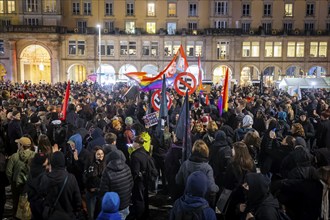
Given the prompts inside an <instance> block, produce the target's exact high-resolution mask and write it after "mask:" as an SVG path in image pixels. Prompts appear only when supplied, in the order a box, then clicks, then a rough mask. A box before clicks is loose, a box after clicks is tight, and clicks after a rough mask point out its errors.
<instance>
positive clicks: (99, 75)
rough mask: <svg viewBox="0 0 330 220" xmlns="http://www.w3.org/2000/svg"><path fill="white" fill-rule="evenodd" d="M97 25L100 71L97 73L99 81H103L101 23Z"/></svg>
mask: <svg viewBox="0 0 330 220" xmlns="http://www.w3.org/2000/svg"><path fill="white" fill-rule="evenodd" d="M96 27H97V28H98V29H99V53H98V54H99V71H98V73H97V82H98V83H101V73H102V60H101V25H100V24H98V25H96Z"/></svg>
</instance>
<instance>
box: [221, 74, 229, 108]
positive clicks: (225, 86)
mask: <svg viewBox="0 0 330 220" xmlns="http://www.w3.org/2000/svg"><path fill="white" fill-rule="evenodd" d="M221 93H222V110H223V111H225V112H227V111H228V95H229V73H228V68H227V69H226V75H225V79H224V82H223V86H222V92H221Z"/></svg>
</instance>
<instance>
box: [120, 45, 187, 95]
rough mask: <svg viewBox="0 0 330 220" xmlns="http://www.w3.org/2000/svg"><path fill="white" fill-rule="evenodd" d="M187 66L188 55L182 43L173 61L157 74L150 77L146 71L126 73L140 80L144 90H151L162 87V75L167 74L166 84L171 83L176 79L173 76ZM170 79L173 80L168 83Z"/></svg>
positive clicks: (137, 80) (184, 69) (183, 70)
mask: <svg viewBox="0 0 330 220" xmlns="http://www.w3.org/2000/svg"><path fill="white" fill-rule="evenodd" d="M187 68H188V61H187V57H186V54H185V52H184V50H183V47H182V45H181V46H180V48H179V49H178V51H177V52H176V54H175V55H174V57H173V59H172V60H171V62H170V63H169V64H168V65H167V66H166V68H165V69H164V70H163V71H161V72H160V73H159V74H157V75H156V76H153V77H149V76H147V73H146V72H129V73H126V74H125V75H126V76H127V77H129V78H131V79H133V80H135V81H136V82H138V83H139V85H140V87H141V89H142V90H144V91H150V90H153V89H160V88H161V85H162V77H163V75H164V74H165V76H166V85H171V84H173V81H174V79H175V78H173V77H175V76H176V75H177V74H178V73H181V72H185V71H186V69H187ZM168 81H170V82H171V81H172V83H168Z"/></svg>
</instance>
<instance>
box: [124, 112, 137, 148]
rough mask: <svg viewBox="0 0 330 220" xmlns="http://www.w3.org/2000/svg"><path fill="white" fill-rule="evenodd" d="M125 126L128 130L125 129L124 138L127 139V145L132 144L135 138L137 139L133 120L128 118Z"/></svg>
mask: <svg viewBox="0 0 330 220" xmlns="http://www.w3.org/2000/svg"><path fill="white" fill-rule="evenodd" d="M125 125H126V128H125V131H124V137H125V140H126V145H127V144H132V143H133V141H134V138H135V135H136V134H135V133H136V132H135V130H134V129H133V127H132V126H133V119H132V118H131V117H127V118H126V119H125Z"/></svg>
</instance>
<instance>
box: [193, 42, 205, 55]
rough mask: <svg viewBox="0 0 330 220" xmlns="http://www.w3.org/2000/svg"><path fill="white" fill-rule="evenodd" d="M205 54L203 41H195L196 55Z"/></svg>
mask: <svg viewBox="0 0 330 220" xmlns="http://www.w3.org/2000/svg"><path fill="white" fill-rule="evenodd" d="M202 54H203V41H196V42H195V56H196V57H199V56H202Z"/></svg>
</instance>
